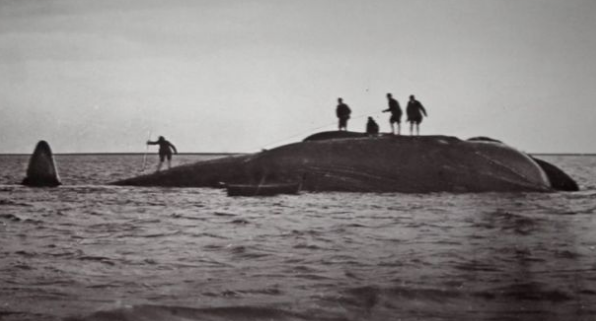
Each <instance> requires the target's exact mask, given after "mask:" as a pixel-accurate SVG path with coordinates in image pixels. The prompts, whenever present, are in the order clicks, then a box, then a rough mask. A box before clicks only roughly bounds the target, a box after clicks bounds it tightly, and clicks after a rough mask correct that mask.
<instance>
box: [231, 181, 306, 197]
mask: <svg viewBox="0 0 596 321" xmlns="http://www.w3.org/2000/svg"><path fill="white" fill-rule="evenodd" d="M225 187H226V189H227V191H228V196H275V195H279V194H298V193H299V192H300V187H301V184H300V183H278V184H257V185H251V184H226V186H225Z"/></svg>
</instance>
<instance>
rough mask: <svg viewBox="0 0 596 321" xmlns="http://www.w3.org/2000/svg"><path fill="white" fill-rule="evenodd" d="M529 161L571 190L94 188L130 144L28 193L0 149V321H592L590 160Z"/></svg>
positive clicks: (64, 170) (595, 277)
mask: <svg viewBox="0 0 596 321" xmlns="http://www.w3.org/2000/svg"><path fill="white" fill-rule="evenodd" d="M210 157H212V156H210ZM538 157H539V158H542V159H545V160H547V161H549V162H551V163H553V164H556V165H557V166H559V167H561V168H563V169H564V170H565V171H566V172H567V173H569V174H570V175H571V176H572V177H574V178H575V179H576V180H577V181H578V183H579V184H580V185H581V188H582V190H581V191H580V192H574V193H551V194H540V193H514V194H513V193H511V194H510V193H501V194H497V193H482V194H443V193H439V194H424V195H423V194H396V193H391V194H389V193H388V194H364V193H363V194H360V193H304V194H301V195H292V196H276V197H261V198H259V197H257V198H246V197H227V196H226V194H225V191H223V190H218V189H207V188H138V187H118V186H110V185H107V184H108V183H109V182H112V181H115V180H118V179H122V178H127V177H131V176H135V175H137V174H139V173H141V170H142V163H143V156H142V155H128V156H127V155H58V156H56V161H57V163H58V167H59V172H60V175H61V177H62V181H63V183H64V185H63V186H61V187H58V188H28V187H23V186H20V185H18V182H19V181H20V180H22V178H23V177H24V175H25V168H26V166H27V161H28V157H27V156H0V320H3V321H4V320H145V321H154V320H174V321H176V320H218V321H222V320H334V321H339V320H495V321H497V320H498V321H503V320H541V321H547V320H596V218H595V217H596V216H595V215H596V157H594V156H538ZM207 158H209V157H207V156H192V155H186V156H179V157H176V158H175V164H176V165H179V164H182V163H188V162H194V161H198V160H201V159H207ZM155 165H156V164H155V155H152V156H151V158H150V168H151V169H153V168H154V166H155Z"/></svg>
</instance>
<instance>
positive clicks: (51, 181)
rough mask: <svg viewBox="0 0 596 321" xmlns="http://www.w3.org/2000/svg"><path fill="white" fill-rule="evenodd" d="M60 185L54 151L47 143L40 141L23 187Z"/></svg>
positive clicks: (30, 161) (32, 156) (31, 159)
mask: <svg viewBox="0 0 596 321" xmlns="http://www.w3.org/2000/svg"><path fill="white" fill-rule="evenodd" d="M60 184H61V183H60V177H59V176H58V170H57V169H56V164H55V162H54V156H53V154H52V149H51V148H50V145H49V144H48V143H47V142H46V141H44V140H42V141H39V142H38V143H37V146H35V150H34V151H33V155H31V158H30V159H29V166H28V167H27V177H25V179H24V180H23V185H27V186H58V185H60Z"/></svg>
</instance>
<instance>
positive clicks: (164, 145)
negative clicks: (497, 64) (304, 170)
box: [147, 94, 427, 172]
mask: <svg viewBox="0 0 596 321" xmlns="http://www.w3.org/2000/svg"><path fill="white" fill-rule="evenodd" d="M387 100H388V102H389V108H387V109H385V110H383V112H390V113H391V117H390V118H389V124H391V132H392V133H393V134H396V131H395V129H396V128H395V127H397V135H400V131H401V127H400V126H401V116H402V111H401V107H400V106H399V103H398V102H397V100H395V98H393V97H392V96H391V94H387ZM337 101H338V103H339V104H338V105H337V110H336V114H337V118H338V119H339V130H348V120H349V119H350V114H351V113H352V111H351V110H350V107H348V105H346V104H345V103H344V102H343V100H342V99H341V98H339V99H338V100H337ZM406 114H407V115H408V120H407V121H408V122H410V135H413V130H414V128H415V129H416V135H419V134H420V127H419V126H420V123H421V122H422V115H424V116H425V117H427V115H426V110H425V109H424V106H422V104H421V103H420V102H419V101H418V100H416V98H415V97H414V95H412V96H410V101H409V102H408V107H406ZM366 132H367V133H369V134H378V133H379V125H377V123H376V122H375V121H374V119H373V118H372V117H368V123H367V125H366ZM147 145H159V164H158V165H157V171H158V172H159V171H160V170H161V166H162V164H163V163H164V161H166V160H167V161H168V169H169V168H170V167H171V160H172V152H174V153H176V154H177V153H178V151H177V150H176V147H175V146H174V144H172V143H170V142H169V141H167V140H166V139H165V138H164V137H163V136H159V138H158V139H157V141H154V142H152V141H147Z"/></svg>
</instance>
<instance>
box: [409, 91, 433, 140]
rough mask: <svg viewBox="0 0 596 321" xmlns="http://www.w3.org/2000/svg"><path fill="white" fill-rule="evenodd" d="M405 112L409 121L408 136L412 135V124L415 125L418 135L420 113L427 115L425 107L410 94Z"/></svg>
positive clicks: (420, 120) (420, 119)
mask: <svg viewBox="0 0 596 321" xmlns="http://www.w3.org/2000/svg"><path fill="white" fill-rule="evenodd" d="M406 113H407V114H408V122H410V136H412V135H413V129H414V126H416V135H420V123H421V122H422V115H423V114H424V117H428V115H427V114H426V109H424V106H422V104H421V103H420V102H419V101H418V100H416V98H415V97H414V95H411V96H410V101H409V102H408V107H407V108H406Z"/></svg>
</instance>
